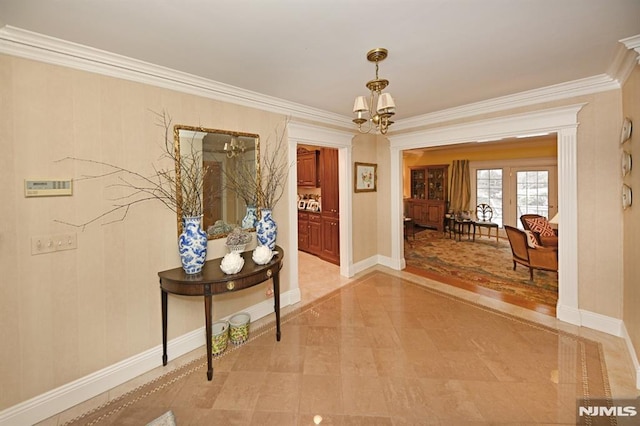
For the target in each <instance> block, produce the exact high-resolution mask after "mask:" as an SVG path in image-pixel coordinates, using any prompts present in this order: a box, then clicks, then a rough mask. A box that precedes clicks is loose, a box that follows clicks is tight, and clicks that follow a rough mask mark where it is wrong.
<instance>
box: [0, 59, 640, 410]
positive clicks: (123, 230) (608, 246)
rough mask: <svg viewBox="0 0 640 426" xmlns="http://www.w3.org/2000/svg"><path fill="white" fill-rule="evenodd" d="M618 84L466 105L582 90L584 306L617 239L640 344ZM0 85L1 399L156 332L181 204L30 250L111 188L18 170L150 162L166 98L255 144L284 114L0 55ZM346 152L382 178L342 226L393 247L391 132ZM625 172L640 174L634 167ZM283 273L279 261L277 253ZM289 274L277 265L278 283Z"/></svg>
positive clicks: (615, 295)
mask: <svg viewBox="0 0 640 426" xmlns="http://www.w3.org/2000/svg"><path fill="white" fill-rule="evenodd" d="M638 80H639V77H638V71H637V69H636V71H635V72H634V74H633V76H632V78H631V79H630V80H629V82H628V83H627V84H626V86H625V90H624V106H625V113H626V114H627V115H631V114H636V115H638V108H639V107H638V101H637V99H638V85H639V83H638ZM622 98H623V96H622V95H621V93H620V91H611V92H605V93H599V94H594V95H589V96H582V97H579V98H574V99H570V100H566V101H561V102H553V103H548V104H545V105H539V106H536V107H528V108H518V109H514V110H512V111H507V112H503V113H493V114H487V115H486V116H484V117H476V118H474V119H473V120H476V119H479V118H488V117H492V116H503V115H510V114H514V113H519V112H526V111H527V110H529V111H532V110H539V109H544V108H548V107H553V106H560V105H569V104H574V103H579V102H585V103H586V105H585V106H584V108H583V109H582V111H581V112H580V114H579V117H578V119H579V122H580V126H579V129H578V158H577V168H578V210H579V217H578V230H579V241H578V263H579V277H578V279H579V281H580V284H579V288H580V294H579V307H580V308H581V309H585V310H588V311H592V312H596V313H599V314H602V315H606V316H610V317H613V318H622V295H623V261H622V259H623V253H624V259H625V262H624V264H625V267H624V283H625V284H626V287H625V288H624V290H625V295H626V296H627V298H628V300H627V301H626V303H625V320H626V321H627V327H628V329H629V331H630V333H631V334H632V337H633V338H634V341H635V342H636V345H637V344H638V343H637V342H640V338H639V337H640V326H639V325H638V318H637V315H638V314H637V313H636V306H637V302H638V298H639V293H640V289H639V288H638V287H637V286H633V285H632V283H638V282H640V277H639V271H638V266H637V265H635V264H633V262H634V261H635V260H634V259H636V258H637V257H638V256H637V243H636V242H635V241H637V240H638V237H639V235H638V226H637V223H638V220H637V217H636V216H637V213H633V212H634V211H636V212H637V208H636V209H635V210H634V208H632V209H631V210H629V211H627V212H625V213H624V214H623V213H622V211H621V208H620V185H621V183H622V178H621V177H620V152H621V151H620V146H619V143H618V138H619V131H620V123H621V117H622V104H623V99H622ZM0 99H2V102H3V103H2V107H3V108H2V114H0V143H1V147H2V153H3V155H2V156H0V177H1V178H2V182H4V183H5V185H4V186H3V187H2V193H1V194H2V198H3V202H2V203H0V214H1V215H0V217H2V221H1V222H0V268H1V270H2V272H3V278H2V284H1V285H0V321H1V324H2V327H1V328H0V339H1V340H0V341H2V342H3V350H2V351H1V352H0V377H2V380H1V382H0V410H1V409H3V408H6V407H8V406H11V405H14V404H16V403H18V402H20V401H24V400H26V399H28V398H30V397H33V396H36V395H38V394H41V393H43V392H45V391H47V390H50V389H53V388H55V387H57V386H61V385H63V384H65V383H68V382H70V381H72V380H74V379H77V378H79V377H82V376H85V375H87V374H90V373H92V372H95V371H97V370H99V369H100V368H103V367H106V366H109V365H112V364H114V363H116V362H118V361H121V360H122V359H125V358H127V357H130V356H132V355H136V354H138V353H140V352H142V351H144V350H147V349H149V348H151V347H154V346H156V345H158V344H159V343H160V339H161V332H160V329H161V327H160V324H159V322H160V321H159V318H160V306H159V305H160V304H159V294H158V293H159V291H158V283H157V275H156V274H157V272H158V271H159V270H163V269H167V268H172V267H175V266H177V265H178V264H179V259H178V255H177V252H176V230H175V225H176V221H175V216H174V215H173V213H172V212H170V211H169V210H167V209H165V208H164V207H162V206H161V205H159V204H156V203H147V204H145V205H140V206H139V207H138V208H135V209H133V210H132V211H131V212H130V213H129V215H128V216H127V218H126V220H124V221H122V222H117V223H114V224H110V225H104V226H102V225H100V224H95V225H91V226H89V227H87V228H86V230H84V231H83V232H81V231H78V249H77V250H73V251H66V252H59V253H53V254H48V255H38V256H32V255H31V254H30V239H31V237H32V236H34V235H46V234H55V233H61V232H69V231H70V228H69V227H68V226H65V225H62V224H60V223H56V222H54V220H55V219H60V220H65V221H72V222H82V221H85V220H87V218H91V217H94V216H95V215H97V214H100V213H101V212H103V211H104V210H105V209H106V208H108V207H109V206H110V202H109V201H108V198H112V197H113V195H114V193H113V191H112V190H109V189H107V188H106V185H105V183H104V182H100V181H81V182H77V184H76V187H75V189H74V195H73V197H60V198H41V199H34V198H30V199H26V198H24V195H23V189H22V188H23V180H24V179H25V178H32V177H33V178H37V177H61V178H65V177H78V176H80V175H81V174H83V173H88V172H95V171H92V170H89V169H87V168H86V167H81V166H80V165H78V164H75V163H73V162H63V163H56V162H54V160H55V159H58V158H63V157H66V156H76V157H82V158H96V159H99V160H102V161H107V162H111V163H118V164H121V165H123V166H125V167H128V168H131V169H135V170H139V171H150V164H151V163H155V162H156V160H157V158H158V155H157V154H156V153H159V152H160V150H161V148H160V143H161V138H162V134H161V131H160V129H159V128H158V127H157V126H155V124H154V117H153V115H152V114H151V113H150V112H149V110H156V111H158V110H162V109H166V110H167V111H168V112H169V113H170V114H171V115H172V116H173V119H174V123H177V124H191V125H201V126H205V127H213V128H220V129H227V130H236V131H245V132H251V133H258V134H260V136H261V141H262V143H263V144H269V143H273V142H275V141H274V135H273V129H274V128H275V127H276V125H278V124H280V123H281V122H282V120H283V117H282V116H280V115H277V114H272V113H267V112H263V111H257V110H253V109H250V108H245V107H241V106H236V105H233V104H228V103H222V102H216V101H213V100H209V99H205V98H200V97H196V96H192V95H186V94H181V93H177V92H173V91H170V90H165V89H160V88H156V87H152V86H147V85H143V84H138V83H133V82H128V81H123V80H118V79H114V78H110V77H104V76H100V75H96V74H91V73H87V72H82V71H77V70H72V69H67V68H62V67H56V66H52V65H46V64H42V63H37V62H32V61H29V60H23V59H19V58H14V57H9V56H0ZM636 119H637V117H636ZM466 121H472V120H466ZM448 124H451V123H448ZM269 136H271V139H270V142H268V141H269V139H268V137H269ZM634 138H635V140H636V142H635V143H636V144H637V135H636V136H634ZM627 144H629V143H627ZM627 146H628V147H629V146H630V145H627ZM352 159H353V161H359V162H371V163H377V164H378V191H377V192H376V193H361V194H353V188H352V184H353V181H352V180H351V179H350V180H349V183H350V187H349V188H348V190H349V191H350V193H351V194H352V197H353V198H352V206H353V229H352V230H351V235H350V236H349V237H351V238H352V239H353V262H354V263H357V262H359V261H361V260H364V259H368V258H370V257H371V256H375V255H377V254H381V255H384V256H389V255H390V252H389V250H390V248H389V239H390V229H391V225H390V220H391V219H390V211H391V210H390V209H391V206H390V204H389V199H390V192H391V191H390V188H389V182H390V176H389V170H390V164H389V160H390V153H389V143H388V141H387V139H386V138H384V137H380V136H374V135H358V136H356V137H355V138H354V140H353V151H352ZM629 180H632V183H634V185H633V186H635V187H640V185H639V184H638V181H637V180H638V174H637V170H635V171H634V172H632V174H631V175H630V177H628V178H627V179H626V181H629ZM345 189H346V188H345ZM116 194H117V193H116ZM285 194H286V192H285ZM289 202H290V201H289V200H287V199H286V196H285V197H284V198H283V199H282V200H281V201H280V203H279V204H278V206H277V207H276V209H275V211H274V217H275V218H276V220H278V218H279V217H280V218H285V217H287V216H286V214H287V210H286V209H287V206H288V204H289ZM623 220H624V229H625V231H626V233H625V236H624V239H623V232H622V231H623ZM603 224H606V226H604V225H603ZM278 225H279V237H278V243H279V244H280V245H282V246H283V248H284V249H285V256H291V255H292V254H291V253H290V252H289V251H288V247H287V246H286V241H287V239H288V234H289V224H287V223H285V221H284V220H280V221H278ZM294 225H295V224H294ZM623 243H624V251H623ZM634 250H635V251H634ZM223 253H224V247H223V246H222V241H217V242H213V243H212V244H211V245H210V253H209V257H217V256H220V255H222V254H223ZM636 263H637V262H636ZM282 276H283V277H287V276H288V263H287V262H286V261H285V271H283V274H282ZM289 286H290V283H289V282H287V280H286V278H285V279H284V280H283V291H286V290H288V289H289ZM264 298H265V295H264V288H262V287H259V288H256V289H252V290H248V291H246V292H241V293H235V294H229V295H226V296H225V297H220V298H218V299H217V300H216V302H218V301H220V300H224V301H226V302H227V303H224V304H220V303H217V304H215V303H214V315H215V317H221V316H225V315H228V314H230V313H232V312H235V311H237V310H240V309H242V308H244V307H247V306H250V305H253V304H255V303H258V302H260V301H262V300H264ZM201 303H202V302H201V300H195V299H190V298H179V297H175V298H174V297H172V298H171V300H170V310H171V312H170V318H171V320H170V327H169V337H170V338H172V337H176V336H179V335H182V334H184V333H187V332H189V331H191V330H194V329H197V328H199V327H201V326H202V306H201ZM7 348H9V349H8V350H7Z"/></svg>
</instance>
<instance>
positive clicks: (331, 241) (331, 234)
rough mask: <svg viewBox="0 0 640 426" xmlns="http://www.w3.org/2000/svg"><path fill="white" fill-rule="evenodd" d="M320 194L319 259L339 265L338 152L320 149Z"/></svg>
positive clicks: (331, 149) (330, 149)
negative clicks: (320, 243)
mask: <svg viewBox="0 0 640 426" xmlns="http://www.w3.org/2000/svg"><path fill="white" fill-rule="evenodd" d="M320 193H321V195H322V206H321V209H320V216H321V218H322V224H321V232H322V251H321V253H320V257H321V258H322V259H324V260H326V261H327V262H331V263H335V264H336V265H339V264H340V225H339V223H340V186H339V180H338V150H337V149H333V148H322V150H321V151H320Z"/></svg>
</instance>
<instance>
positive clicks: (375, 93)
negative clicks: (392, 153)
mask: <svg viewBox="0 0 640 426" xmlns="http://www.w3.org/2000/svg"><path fill="white" fill-rule="evenodd" d="M387 53H388V52H387V49H383V48H381V47H379V48H377V49H373V50H370V51H369V52H368V53H367V60H368V61H369V62H373V63H375V64H376V78H375V79H374V80H370V81H368V82H367V84H366V86H367V89H369V91H370V92H371V94H370V96H369V99H368V100H367V97H366V96H358V97H357V98H356V101H355V103H354V104H353V112H354V113H355V114H356V118H354V119H353V122H354V123H356V124H357V125H358V131H359V132H360V133H369V132H370V131H371V130H373V129H374V128H375V129H376V130H377V131H379V132H380V133H382V134H383V135H386V134H387V130H388V129H389V126H390V125H391V124H393V121H391V120H390V118H391V117H392V116H393V114H395V113H396V104H395V103H394V102H393V98H392V97H391V95H390V94H389V93H382V91H383V90H384V89H385V88H386V87H387V86H388V85H389V80H385V79H383V78H379V77H378V62H380V61H384V59H385V58H386V57H387ZM374 106H375V109H374ZM364 123H368V125H366V126H364V127H363V124H364Z"/></svg>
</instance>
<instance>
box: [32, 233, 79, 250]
mask: <svg viewBox="0 0 640 426" xmlns="http://www.w3.org/2000/svg"><path fill="white" fill-rule="evenodd" d="M77 248H78V236H77V234H76V233H75V232H69V233H66V234H57V235H38V236H35V237H31V254H32V255H36V254H45V253H52V252H54V251H62V250H75V249H77Z"/></svg>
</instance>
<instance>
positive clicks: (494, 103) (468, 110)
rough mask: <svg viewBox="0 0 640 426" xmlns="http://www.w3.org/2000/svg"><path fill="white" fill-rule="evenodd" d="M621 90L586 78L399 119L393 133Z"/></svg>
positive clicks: (603, 78)
mask: <svg viewBox="0 0 640 426" xmlns="http://www.w3.org/2000/svg"><path fill="white" fill-rule="evenodd" d="M616 89H620V82H619V81H618V80H615V79H613V78H611V77H610V76H608V75H606V74H600V75H596V76H593V77H587V78H583V79H580V80H574V81H569V82H566V83H560V84H555V85H552V86H547V87H542V88H539V89H534V90H529V91H526V92H520V93H515V94H512V95H507V96H502V97H499V98H493V99H489V100H486V101H480V102H475V103H472V104H467V105H463V106H459V107H455V108H449V109H444V110H440V111H436V112H432V113H429V114H424V115H418V116H415V117H410V118H407V119H404V120H396V122H395V124H394V125H393V131H394V132H397V131H400V130H410V129H414V128H417V127H421V126H428V125H433V124H437V123H442V122H445V121H452V120H459V119H463V118H468V117H473V116H476V115H480V114H488V113H491V112H500V111H506V110H510V109H514V108H520V107H525V106H531V105H537V104H541V103H543V102H551V101H557V100H562V99H569V98H573V97H576V96H582V95H588V94H592V93H599V92H606V91H609V90H616Z"/></svg>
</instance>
